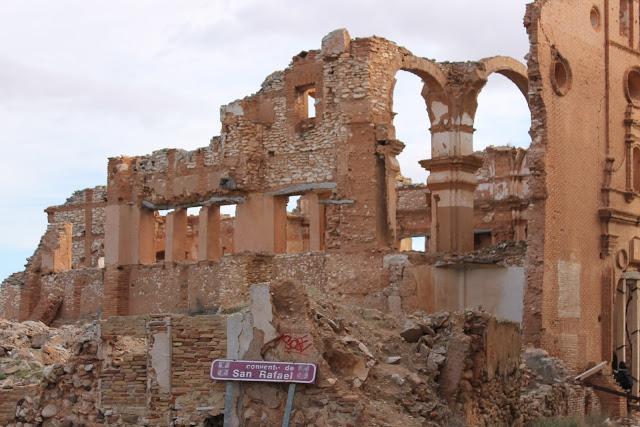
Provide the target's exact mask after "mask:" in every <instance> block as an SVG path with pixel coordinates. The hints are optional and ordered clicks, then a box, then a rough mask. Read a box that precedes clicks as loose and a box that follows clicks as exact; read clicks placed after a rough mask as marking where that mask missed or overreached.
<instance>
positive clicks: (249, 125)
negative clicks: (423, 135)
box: [0, 0, 640, 376]
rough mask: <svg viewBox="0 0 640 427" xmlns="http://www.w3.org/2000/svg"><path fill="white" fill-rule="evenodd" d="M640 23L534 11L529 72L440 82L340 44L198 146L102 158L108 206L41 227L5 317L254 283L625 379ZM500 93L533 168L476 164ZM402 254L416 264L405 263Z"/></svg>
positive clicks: (73, 212) (68, 207) (485, 156)
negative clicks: (495, 320)
mask: <svg viewBox="0 0 640 427" xmlns="http://www.w3.org/2000/svg"><path fill="white" fill-rule="evenodd" d="M639 16H640V2H639V1H638V0H594V1H589V2H587V1H583V0H568V1H559V0H537V1H535V2H533V3H532V4H531V5H529V6H528V9H527V14H526V17H525V20H524V24H525V27H526V30H527V32H528V34H529V39H530V52H529V54H528V55H527V64H526V65H525V64H522V63H520V62H519V61H517V60H515V59H512V58H507V57H492V58H487V59H481V60H477V61H470V62H455V63H451V62H445V63H441V62H436V61H433V60H429V59H425V58H421V57H416V56H414V55H413V54H412V53H411V52H410V51H409V50H407V49H405V48H403V47H399V46H397V45H396V44H394V43H393V42H390V41H388V40H385V39H383V38H379V37H368V38H356V39H352V38H351V37H350V35H349V34H348V33H347V31H346V30H336V31H333V32H331V33H329V34H328V35H327V36H326V37H324V38H323V40H322V46H321V49H319V50H311V51H304V52H302V53H300V54H298V55H297V56H295V57H294V58H293V60H292V62H291V64H290V65H289V66H288V67H287V68H286V69H285V70H284V71H277V72H274V73H273V74H271V75H269V76H268V77H267V78H266V79H265V81H264V82H263V83H262V86H261V89H260V90H259V91H258V92H257V93H256V94H253V95H250V96H248V97H246V98H243V99H240V100H237V101H234V102H232V103H230V104H228V105H225V106H223V107H222V108H221V110H220V115H221V121H222V132H221V135H220V136H216V137H214V138H212V139H211V141H210V143H209V144H208V145H207V146H205V147H202V148H199V149H197V150H194V151H184V150H180V149H163V150H159V151H155V152H153V153H151V154H149V155H146V156H139V157H126V156H122V157H116V158H111V159H109V162H108V166H107V185H106V187H96V188H93V189H86V190H82V191H79V192H76V193H74V194H73V195H72V197H70V198H69V199H68V200H67V201H66V203H64V204H62V205H59V206H53V207H49V208H47V210H46V212H47V214H48V220H49V227H48V229H47V232H46V233H45V235H44V236H43V238H42V240H41V242H40V245H39V246H38V249H37V250H36V252H35V254H34V256H33V257H32V258H30V260H29V263H28V265H27V267H26V269H25V271H24V272H21V273H17V274H15V275H13V276H11V277H10V278H8V279H7V280H6V281H5V282H4V283H3V286H2V288H0V314H1V315H2V316H4V317H7V318H16V319H41V318H47V317H51V318H52V319H53V317H55V319H56V321H57V322H69V321H74V320H77V319H87V318H94V317H96V316H99V317H101V318H103V319H106V318H109V317H110V316H133V315H147V314H154V315H157V314H171V313H174V314H188V313H196V312H197V313H204V312H220V311H222V312H224V311H225V310H233V309H235V308H237V307H241V306H243V305H246V304H247V303H248V297H249V289H250V286H251V285H252V284H257V283H267V282H274V281H279V280H284V279H292V280H295V281H297V282H300V283H301V284H302V285H304V286H305V287H307V288H313V289H316V290H318V291H319V292H323V293H326V294H330V295H334V296H335V298H337V299H340V300H349V301H353V302H361V303H362V304H365V305H366V306H369V307H373V308H377V309H379V310H382V311H385V312H391V313H398V314H402V313H411V312H413V311H415V310H418V309H421V310H425V311H427V312H434V311H437V310H439V309H443V308H446V309H462V308H466V307H477V306H482V307H484V308H486V309H488V310H489V311H492V312H494V313H495V314H497V315H498V316H499V317H503V318H507V319H510V320H514V321H517V322H519V323H521V325H522V329H523V336H522V340H523V343H531V344H533V345H536V346H540V347H542V348H544V349H546V350H548V351H549V352H550V353H551V354H553V355H556V356H558V357H560V358H562V359H563V360H565V361H566V362H567V363H568V364H569V366H571V367H572V368H573V369H575V370H581V369H583V368H586V367H587V366H589V364H592V363H597V362H600V361H603V360H606V361H611V360H612V357H613V354H614V353H615V352H617V358H618V360H624V359H625V358H631V359H632V360H631V361H632V363H633V364H632V368H633V371H634V373H635V374H638V373H640V352H638V351H635V349H637V348H639V347H640V338H638V334H636V335H635V336H633V337H628V336H627V335H626V334H625V326H626V327H627V328H628V329H631V330H637V329H640V327H639V326H638V324H637V323H638V322H640V317H639V316H640V315H639V314H638V313H640V310H638V307H640V302H639V301H640V299H638V297H637V295H636V292H635V289H636V287H635V281H636V280H637V279H636V278H635V277H636V276H635V275H634V274H633V273H634V272H635V271H637V270H636V269H637V268H638V266H640V228H639V227H640V24H639ZM401 70H403V71H407V72H410V73H413V74H415V75H417V76H418V77H420V78H421V79H422V81H423V82H424V88H423V90H422V93H421V95H422V97H423V98H424V101H425V106H426V109H425V114H428V116H429V119H430V122H431V129H430V132H431V156H430V158H429V159H424V160H420V164H421V165H422V167H424V168H425V169H426V170H428V171H429V172H430V174H429V177H428V180H427V182H426V185H422V184H410V183H407V182H406V180H403V178H402V176H401V175H400V169H399V165H398V162H397V159H396V156H397V155H398V154H399V153H401V152H402V150H403V147H404V144H403V143H402V142H401V141H399V140H398V139H397V138H396V136H395V130H394V125H393V117H394V112H393V102H392V101H393V100H392V95H393V89H394V83H395V76H396V74H397V73H398V72H399V71H401ZM493 73H499V74H502V75H504V76H506V77H507V78H508V79H509V80H511V81H512V82H513V84H514V85H515V87H516V88H517V89H518V90H519V91H520V92H521V93H522V95H523V96H524V97H525V98H526V100H527V102H528V105H529V107H530V111H531V119H532V126H531V138H532V142H531V146H530V148H529V149H528V150H523V149H516V148H510V147H495V148H489V149H487V150H485V151H484V152H474V146H473V134H474V117H475V112H476V108H477V98H478V95H479V94H480V93H481V91H482V89H483V87H484V85H485V84H486V82H487V79H488V78H489V76H491V75H492V74H493ZM293 196H299V199H298V201H297V207H296V209H294V210H293V211H291V210H289V211H288V210H287V205H288V203H289V199H290V198H291V197H293ZM225 205H235V206H236V211H235V212H236V213H235V216H233V217H231V216H227V215H222V214H221V212H220V207H221V206H225ZM193 208H199V211H198V213H197V215H189V214H188V211H192V209H193ZM415 236H425V237H426V241H427V242H428V248H426V251H425V252H424V253H418V252H411V251H407V249H408V248H410V245H408V240H407V239H410V238H411V237H415ZM513 242H526V245H525V244H514V243H513ZM487 247H491V248H493V249H492V250H491V251H490V253H489V254H488V255H487V254H486V253H484V255H483V252H482V250H481V251H480V252H476V253H475V254H472V255H469V253H471V252H472V251H474V249H482V248H487ZM483 256H484V257H483ZM627 300H629V301H631V302H630V303H629V302H628V301H627ZM633 322H635V324H633ZM630 349H631V350H630ZM636 376H637V375H636Z"/></svg>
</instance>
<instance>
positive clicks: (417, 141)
mask: <svg viewBox="0 0 640 427" xmlns="http://www.w3.org/2000/svg"><path fill="white" fill-rule="evenodd" d="M423 86H424V82H423V81H422V79H421V78H420V77H418V76H416V75H414V74H411V73H409V72H406V71H400V72H398V74H396V84H395V86H394V88H393V112H394V113H395V116H394V118H393V125H394V126H395V128H396V138H397V139H399V140H400V141H402V142H403V143H404V144H405V148H404V150H402V153H400V154H399V155H398V156H397V159H398V163H399V164H400V173H401V174H402V176H403V177H404V178H406V179H407V180H405V183H406V184H424V183H426V181H427V175H428V172H427V171H426V170H424V168H423V167H422V166H420V164H419V163H418V161H419V160H424V159H428V158H430V157H431V136H430V133H429V128H430V127H431V122H430V120H429V115H428V114H427V108H426V105H425V101H424V98H423V97H422V95H421V92H422V88H423ZM409 180H410V181H409Z"/></svg>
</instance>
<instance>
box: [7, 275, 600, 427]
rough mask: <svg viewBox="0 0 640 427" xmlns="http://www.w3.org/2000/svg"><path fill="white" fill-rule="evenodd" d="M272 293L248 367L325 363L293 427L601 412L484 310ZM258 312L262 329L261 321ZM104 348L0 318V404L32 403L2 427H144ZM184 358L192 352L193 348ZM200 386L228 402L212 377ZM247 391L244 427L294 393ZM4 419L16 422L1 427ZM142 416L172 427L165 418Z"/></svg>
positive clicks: (289, 286)
mask: <svg viewBox="0 0 640 427" xmlns="http://www.w3.org/2000/svg"><path fill="white" fill-rule="evenodd" d="M270 295H271V299H272V301H271V303H272V306H273V313H272V315H273V318H272V320H270V321H269V325H271V326H269V327H268V328H267V329H265V330H268V329H269V328H273V331H271V332H270V336H269V337H266V336H262V334H261V333H257V334H256V337H257V339H256V340H254V341H253V342H251V343H250V345H249V353H247V354H246V355H245V358H248V359H251V360H287V361H307V362H313V363H316V364H317V365H318V377H317V382H316V384H315V385H312V386H307V385H298V387H297V391H296V396H295V400H294V411H293V414H292V425H305V426H318V427H320V426H327V425H332V426H353V425H367V426H399V425H402V426H416V427H417V426H443V425H447V426H456V425H460V426H464V425H474V426H489V425H491V426H494V425H504V426H506V425H514V426H518V425H520V426H523V425H527V424H528V423H529V422H530V421H532V420H535V419H538V418H541V417H554V416H563V415H572V414H573V413H574V412H572V411H573V410H575V409H576V408H577V409H579V410H581V411H582V413H589V412H596V411H597V409H598V401H597V398H596V397H595V395H593V392H592V391H591V390H590V389H587V388H584V387H582V386H580V385H578V384H572V383H571V382H570V379H569V378H568V374H567V370H566V368H565V367H564V365H562V362H561V361H559V360H558V359H554V358H552V357H549V355H548V354H546V353H545V352H544V351H542V350H539V349H527V350H525V351H524V352H522V353H521V346H520V338H519V337H520V332H519V330H518V327H517V326H516V325H515V324H512V323H510V322H501V321H498V320H496V319H495V318H494V317H492V316H491V315H490V314H488V313H486V312H482V311H465V312H461V313H448V312H438V313H435V314H431V315H426V314H420V313H417V314H414V315H412V316H407V317H404V318H399V317H393V316H390V315H389V314H386V313H382V312H380V311H378V310H375V309H370V308H363V307H356V306H349V305H341V304H337V303H336V302H335V300H331V299H329V298H327V297H325V296H318V295H315V296H314V297H313V298H310V297H308V296H307V293H306V292H305V290H304V289H303V288H302V287H301V286H300V285H299V284H296V283H293V282H284V283H281V284H275V285H272V286H271V293H270ZM251 314H252V316H253V318H254V320H255V321H258V323H260V321H261V320H260V319H259V318H260V317H261V315H260V314H259V313H251ZM267 317H268V316H267ZM265 319H266V318H265ZM174 326H175V325H174ZM263 326H264V325H263ZM101 339H102V337H100V336H99V335H98V328H97V327H96V325H95V324H88V325H85V326H83V327H78V326H63V327H62V328H60V329H54V328H49V327H47V326H45V325H44V324H42V323H40V322H24V323H12V322H8V321H4V320H0V373H1V375H2V378H3V379H2V380H1V381H0V401H2V397H3V396H9V395H10V394H11V390H15V391H16V392H22V393H23V395H24V397H19V398H16V400H15V401H14V403H13V406H10V405H9V407H8V408H3V407H2V403H0V425H8V426H11V427H14V426H16V427H17V426H29V425H32V426H35V425H44V426H59V425H64V426H74V425H98V426H99V425H114V423H115V424H118V425H137V424H136V422H133V423H131V422H127V418H126V417H114V416H110V415H109V414H108V413H104V412H103V410H101V404H100V389H99V386H98V384H99V378H100V377H101V375H102V374H103V373H104V371H105V369H114V367H111V368H109V366H105V365H104V360H102V357H101V356H100V355H99V353H100V352H99V351H98V348H99V347H100V343H101ZM187 341H188V340H185V342H184V344H185V345H190V344H188V342H187ZM143 345H146V344H144V343H143ZM193 345H198V343H194V344H193ZM121 350H122V352H123V355H122V357H119V358H118V361H119V362H118V364H119V365H118V366H120V365H122V364H127V363H129V362H127V361H128V360H129V359H131V358H130V357H125V356H126V354H124V353H126V352H130V353H131V354H133V353H134V352H135V351H138V352H145V351H147V349H146V348H143V347H141V348H138V349H137V350H135V349H134V348H133V347H131V346H129V347H123V348H122V349H121ZM185 354H193V351H192V350H190V349H189V348H187V347H185ZM178 365H179V366H182V367H184V366H185V365H184V364H183V363H179V364H178ZM116 368H117V369H120V367H116ZM122 368H123V369H124V368H125V367H124V366H122ZM130 368H131V369H133V367H131V366H129V367H127V368H126V369H129V370H131V369H130ZM136 369H137V368H136ZM134 371H135V370H134ZM118 372H120V371H118ZM127 372H128V371H127ZM132 372H133V371H132ZM135 372H137V371H135ZM198 378H201V379H198ZM136 380H137V378H136ZM150 381H151V380H150ZM153 381H155V380H153ZM192 381H195V382H194V387H197V386H199V385H203V386H204V387H206V388H207V389H209V390H211V393H213V394H216V393H218V394H220V396H218V395H216V396H218V397H220V398H222V394H221V393H223V391H222V389H221V388H219V387H215V384H213V385H212V384H211V382H210V380H208V378H207V376H206V375H203V376H202V377H197V378H196V377H194V378H193V379H192ZM200 382H201V383H202V384H200ZM149 384H152V383H149ZM103 386H104V384H103ZM241 393H242V398H241V399H240V400H239V403H238V405H239V406H238V408H237V410H238V411H237V412H238V414H239V415H240V417H241V423H242V425H278V424H279V422H280V421H281V418H282V414H283V411H284V403H285V401H286V396H287V385H286V384H273V383H245V384H243V385H242V387H241ZM212 399H213V400H212V401H214V400H216V399H214V398H213V397H212ZM217 400H220V399H217ZM5 401H6V402H8V401H9V399H8V398H5ZM2 411H5V413H4V415H5V417H6V416H10V417H11V418H10V421H7V422H5V423H3V422H2V421H1V420H2V416H3V413H2ZM171 411H172V412H171V418H172V419H173V422H172V424H171V425H173V426H182V425H185V426H186V425H194V424H193V423H190V422H181V420H189V419H192V418H193V417H190V414H188V413H185V411H187V408H186V407H183V406H182V405H177V404H176V405H172V408H171ZM7 414H8V415H7ZM112 418H113V419H112ZM136 419H138V418H136ZM145 419H146V420H147V421H148V422H147V423H146V424H145V425H165V424H166V419H167V418H163V417H162V416H158V417H155V418H153V417H147V418H145ZM158 423H160V424H158Z"/></svg>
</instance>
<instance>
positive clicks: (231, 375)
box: [211, 359, 316, 384]
mask: <svg viewBox="0 0 640 427" xmlns="http://www.w3.org/2000/svg"><path fill="white" fill-rule="evenodd" d="M211 379H214V380H222V381H262V382H270V383H301V384H312V383H313V382H315V380H316V365H314V364H313V363H293V362H267V361H264V360H227V359H216V360H214V361H213V363H212V364H211Z"/></svg>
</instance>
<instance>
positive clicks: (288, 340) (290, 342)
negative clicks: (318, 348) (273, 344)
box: [278, 334, 311, 354]
mask: <svg viewBox="0 0 640 427" xmlns="http://www.w3.org/2000/svg"><path fill="white" fill-rule="evenodd" d="M308 336H309V335H308V334H306V335H302V336H297V337H296V336H291V335H288V334H285V335H280V338H278V340H280V341H282V342H283V343H284V351H285V352H287V353H294V352H295V353H299V354H303V353H304V352H305V351H306V350H307V349H308V348H309V347H311V341H309V338H308Z"/></svg>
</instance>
